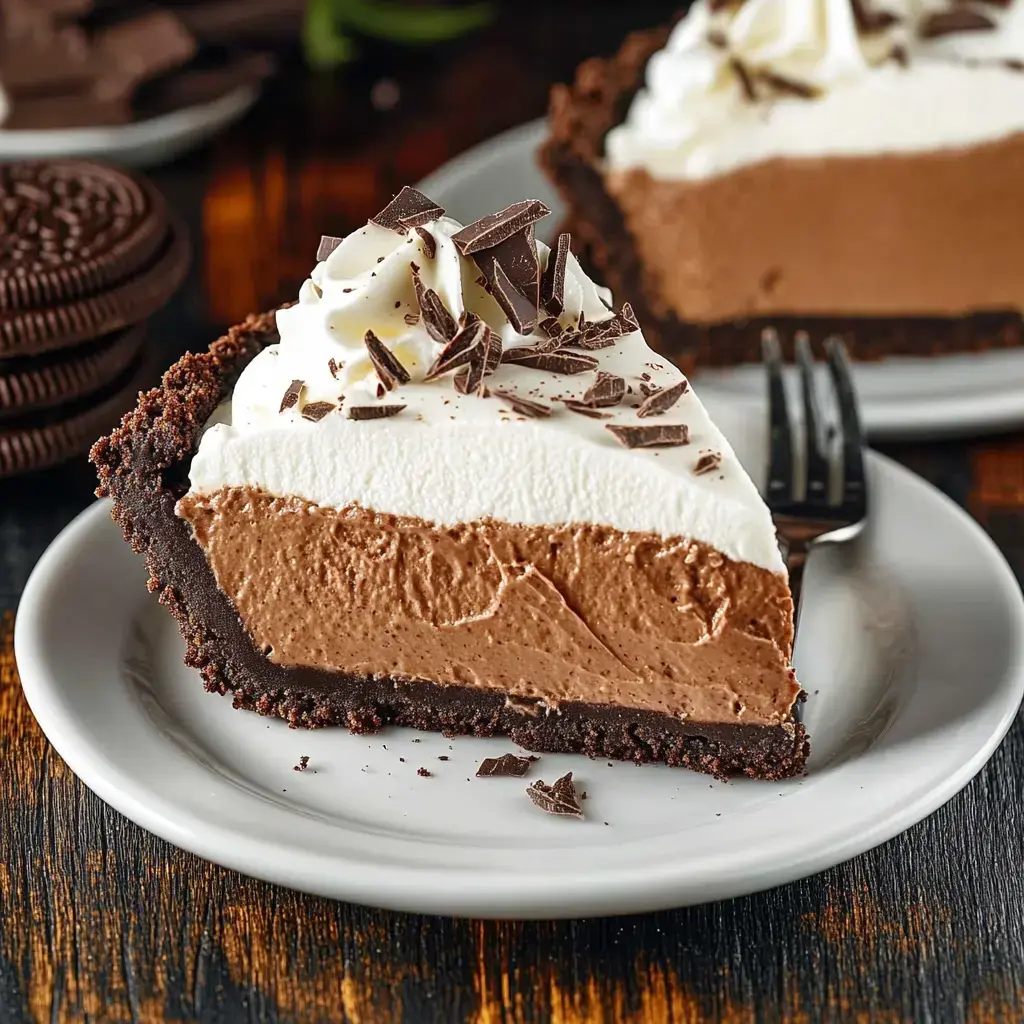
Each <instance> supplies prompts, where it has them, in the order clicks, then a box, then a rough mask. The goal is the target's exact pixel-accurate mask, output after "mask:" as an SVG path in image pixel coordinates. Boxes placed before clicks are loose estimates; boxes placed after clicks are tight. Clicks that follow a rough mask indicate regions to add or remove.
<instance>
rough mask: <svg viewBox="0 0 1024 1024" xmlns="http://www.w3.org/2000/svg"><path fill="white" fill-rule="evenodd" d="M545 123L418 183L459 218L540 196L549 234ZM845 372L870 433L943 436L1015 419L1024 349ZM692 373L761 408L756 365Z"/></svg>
mask: <svg viewBox="0 0 1024 1024" xmlns="http://www.w3.org/2000/svg"><path fill="white" fill-rule="evenodd" d="M545 130H546V129H545V124H544V122H543V121H534V122H531V123H530V124H526V125H523V126H521V127H519V128H514V129H512V131H508V132H505V133H504V134H502V135H499V136H497V137H496V138H494V139H491V140H490V141H489V142H485V143H483V144H482V145H479V146H476V147H475V148H473V149H471V150H469V151H468V152H466V153H464V154H462V155H461V156H458V157H456V158H455V159H454V160H451V161H449V162H448V163H447V164H445V165H444V166H443V167H441V168H440V169H439V170H437V171H435V172H434V173H433V174H431V175H430V176H429V177H428V178H426V179H425V180H424V181H423V182H421V184H420V185H419V186H418V187H419V188H421V189H422V190H423V191H424V192H425V193H426V194H427V195H429V196H430V198H431V199H434V200H436V201H437V202H438V203H440V204H441V205H442V206H444V207H445V209H447V210H448V212H449V213H451V214H452V216H454V217H457V218H459V219H460V220H463V221H467V222H468V221H470V220H475V219H476V218H477V217H482V216H483V215H484V214H486V213H490V212H492V211H493V210H497V209H500V208H501V207H503V206H505V205H507V204H508V203H512V202H515V201H517V200H519V199H523V198H525V197H530V198H537V199H543V200H544V202H545V203H547V204H548V206H550V207H551V210H552V216H551V217H549V218H547V220H545V221H543V222H542V223H541V225H540V228H541V231H540V234H541V236H542V237H544V238H545V241H550V238H549V237H547V236H549V235H550V234H551V233H552V232H553V231H554V230H555V227H556V225H557V224H558V222H559V221H560V219H561V214H562V203H561V201H560V199H559V197H558V193H557V192H556V191H555V189H554V187H553V186H552V184H551V183H550V182H549V181H548V180H547V178H546V177H545V176H544V175H543V174H542V173H541V171H540V168H539V167H538V166H537V163H536V160H535V153H536V151H537V147H538V146H539V144H540V142H541V140H542V139H543V138H544V135H545ZM545 232H546V233H547V235H545ZM641 326H642V325H641ZM854 379H855V383H856V385H857V391H858V394H859V395H860V400H861V411H862V413H863V416H864V424H865V427H866V429H867V431H868V433H869V434H870V435H871V436H872V437H873V438H881V437H887V438H909V437H949V436H953V435H955V434H965V433H978V432H979V431H990V430H1000V429H1004V428H1007V427H1012V426H1016V425H1019V424H1022V423H1024V350H1017V351H1003V352H988V353H982V354H969V355H957V356H945V357H942V358H936V359H915V358H896V359H889V360H886V361H884V362H880V363H867V364H861V365H858V366H856V367H855V368H854ZM697 380H698V382H699V385H700V391H701V395H702V396H703V397H712V396H719V397H722V398H726V397H727V398H729V399H730V400H731V401H732V402H733V403H734V404H736V405H738V406H740V407H742V408H745V409H747V410H748V412H749V413H750V414H752V415H761V414H763V412H764V403H765V399H764V374H763V372H762V370H761V368H760V367H759V366H749V367H739V368H737V369H734V370H708V371H705V372H703V373H701V374H700V375H699V377H698V378H697Z"/></svg>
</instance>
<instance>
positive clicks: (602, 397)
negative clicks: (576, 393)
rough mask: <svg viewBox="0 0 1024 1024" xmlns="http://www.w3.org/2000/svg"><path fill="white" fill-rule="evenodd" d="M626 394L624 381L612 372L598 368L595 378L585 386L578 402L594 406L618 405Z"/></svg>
mask: <svg viewBox="0 0 1024 1024" xmlns="http://www.w3.org/2000/svg"><path fill="white" fill-rule="evenodd" d="M625 394H626V382H625V381H624V380H623V379H622V378H621V377H618V376H616V375H615V374H614V373H605V372H604V370H598V373H597V379H596V380H595V381H594V383H593V384H591V385H590V387H589V388H587V390H586V392H585V393H584V395H583V399H582V401H581V402H580V404H581V405H589V406H593V407H595V408H602V409H603V408H605V407H606V406H609V405H618V404H619V402H621V401H622V399H623V397H624V396H625Z"/></svg>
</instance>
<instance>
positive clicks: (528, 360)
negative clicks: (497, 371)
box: [505, 345, 598, 375]
mask: <svg viewBox="0 0 1024 1024" xmlns="http://www.w3.org/2000/svg"><path fill="white" fill-rule="evenodd" d="M533 349H534V346H533V345H530V346H528V347H527V348H517V349H512V350H511V353H512V354H511V355H506V358H505V362H506V363H515V364H516V365H518V366H530V367H532V368H533V369H535V370H546V371H547V372H548V373H564V374H568V375H572V374H574V373H586V372H587V370H596V369H597V365H598V363H597V360H596V359H594V358H593V357H592V356H578V355H574V354H573V353H571V352H536V351H533Z"/></svg>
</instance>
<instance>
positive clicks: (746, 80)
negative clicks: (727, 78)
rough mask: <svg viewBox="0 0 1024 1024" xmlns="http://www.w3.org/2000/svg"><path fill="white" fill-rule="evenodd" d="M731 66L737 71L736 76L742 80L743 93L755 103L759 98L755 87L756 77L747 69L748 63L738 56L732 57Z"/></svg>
mask: <svg viewBox="0 0 1024 1024" xmlns="http://www.w3.org/2000/svg"><path fill="white" fill-rule="evenodd" d="M729 66H730V67H731V68H732V69H733V71H735V72H736V77H737V78H738V79H739V80H740V87H741V88H742V89H743V95H744V96H745V97H746V98H747V99H748V100H749V101H750V102H751V103H754V102H755V101H756V100H757V90H756V89H755V88H754V79H753V77H752V76H751V74H750V72H749V71H748V70H747V66H746V64H744V63H743V61H741V60H740V59H739V58H738V57H731V58H730V59H729Z"/></svg>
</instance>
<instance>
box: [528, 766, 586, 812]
mask: <svg viewBox="0 0 1024 1024" xmlns="http://www.w3.org/2000/svg"><path fill="white" fill-rule="evenodd" d="M526 795H527V796H528V797H529V798H530V799H531V800H532V801H533V803H534V804H535V805H536V806H537V807H539V808H540V809H541V810H542V811H547V813H548V814H559V815H563V816H565V817H572V818H582V817H583V812H582V811H581V810H580V804H579V800H578V799H577V798H576V787H575V786H574V785H573V784H572V772H566V773H565V775H563V776H562V777H561V778H560V779H558V780H557V781H556V782H555V783H554V784H553V785H551V786H549V785H547V783H545V782H544V781H542V780H539V781H537V782H535V783H533V785H531V786H528V787H527V788H526Z"/></svg>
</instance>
